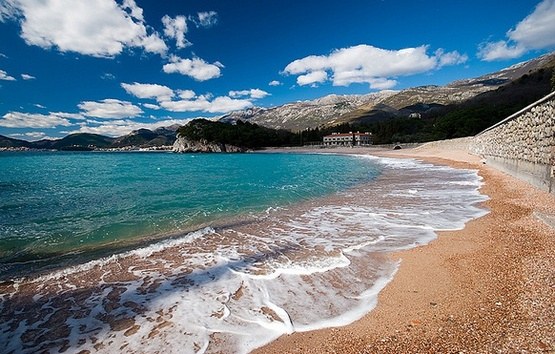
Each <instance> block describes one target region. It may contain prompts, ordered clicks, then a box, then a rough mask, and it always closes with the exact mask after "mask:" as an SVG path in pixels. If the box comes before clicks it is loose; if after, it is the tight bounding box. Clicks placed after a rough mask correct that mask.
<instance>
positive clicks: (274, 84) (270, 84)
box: [268, 80, 283, 86]
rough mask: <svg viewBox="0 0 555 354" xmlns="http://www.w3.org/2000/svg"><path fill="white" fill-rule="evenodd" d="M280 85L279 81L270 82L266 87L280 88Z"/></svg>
mask: <svg viewBox="0 0 555 354" xmlns="http://www.w3.org/2000/svg"><path fill="white" fill-rule="evenodd" d="M281 85H283V84H282V83H281V81H278V80H272V81H270V82H268V86H281Z"/></svg>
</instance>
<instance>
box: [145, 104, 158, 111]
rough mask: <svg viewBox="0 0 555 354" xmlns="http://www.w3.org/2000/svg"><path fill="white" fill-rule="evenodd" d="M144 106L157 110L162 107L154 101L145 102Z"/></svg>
mask: <svg viewBox="0 0 555 354" xmlns="http://www.w3.org/2000/svg"><path fill="white" fill-rule="evenodd" d="M143 106H144V107H146V108H148V109H153V110H155V111H157V110H159V109H160V106H158V105H156V104H152V103H143Z"/></svg>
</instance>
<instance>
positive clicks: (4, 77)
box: [0, 70, 15, 81]
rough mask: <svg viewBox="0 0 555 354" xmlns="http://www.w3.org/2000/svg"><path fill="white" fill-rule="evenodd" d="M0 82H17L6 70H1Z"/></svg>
mask: <svg viewBox="0 0 555 354" xmlns="http://www.w3.org/2000/svg"><path fill="white" fill-rule="evenodd" d="M0 80H4V81H15V77H13V76H10V75H8V73H7V72H5V71H4V70H0Z"/></svg>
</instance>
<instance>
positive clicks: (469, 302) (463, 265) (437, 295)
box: [255, 142, 555, 354]
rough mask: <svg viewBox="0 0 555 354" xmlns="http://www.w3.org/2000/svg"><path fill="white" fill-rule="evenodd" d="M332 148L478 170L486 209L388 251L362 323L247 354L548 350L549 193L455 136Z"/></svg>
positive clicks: (553, 250) (551, 327) (553, 247)
mask: <svg viewBox="0 0 555 354" xmlns="http://www.w3.org/2000/svg"><path fill="white" fill-rule="evenodd" d="M330 152H331V151H330ZM333 152H337V153H364V154H366V153H370V154H374V155H381V156H388V157H403V158H406V157H409V158H416V159H420V160H424V161H427V162H431V163H435V164H443V165H449V166H451V167H455V168H465V169H475V170H478V171H479V175H480V176H482V177H483V179H484V182H485V183H484V185H483V187H482V189H481V192H482V193H483V194H486V195H488V196H489V197H490V200H488V201H487V202H485V203H484V204H485V207H487V208H488V209H489V210H490V213H489V214H488V215H486V216H484V217H481V218H479V219H476V220H473V221H471V222H469V223H468V224H467V225H466V227H465V228H464V229H463V230H461V231H453V232H441V233H440V234H439V236H438V238H437V239H436V240H435V241H433V242H431V243H430V244H429V245H426V246H422V247H418V248H415V249H411V250H408V251H403V252H398V253H395V254H391V257H393V258H394V259H396V260H397V259H398V260H400V261H401V266H400V269H399V270H398V272H397V274H396V276H395V278H394V279H393V281H392V282H391V283H389V284H388V285H387V287H386V288H385V289H384V290H383V291H382V292H381V293H380V295H379V300H378V305H377V307H376V308H375V309H374V310H373V311H371V312H370V313H368V314H367V315H366V316H365V317H363V318H362V319H360V320H358V321H356V322H354V323H352V324H350V325H348V326H345V327H339V328H330V329H325V330H318V331H313V332H304V333H294V334H291V335H286V336H282V337H280V338H279V339H278V340H276V341H274V342H272V343H270V344H269V345H267V346H265V347H262V348H259V349H258V350H256V351H255V353H258V354H260V353H409V352H412V353H416V352H421V353H424V352H427V353H429V352H443V353H447V352H450V353H452V352H459V353H465V352H467V353H477V352H481V353H492V352H496V353H499V352H501V353H516V352H519V353H522V352H531V353H545V352H553V351H555V272H554V271H553V270H554V269H555V228H554V224H555V223H554V221H553V220H554V218H553V216H554V215H555V196H553V195H550V194H549V193H547V192H543V191H540V190H538V189H536V188H534V187H532V186H531V185H529V184H527V183H525V182H522V181H519V180H517V179H515V178H513V177H511V176H509V175H507V174H504V173H502V172H499V171H497V170H495V169H493V168H492V167H490V166H488V165H487V162H486V163H485V164H484V163H482V161H480V159H479V158H478V157H476V156H472V155H470V154H468V153H467V151H466V146H465V143H464V142H462V143H457V144H448V145H445V144H437V143H436V144H428V145H424V146H422V147H419V148H414V149H404V150H397V151H384V150H377V149H343V150H341V149H334V151H333ZM307 311H310V309H307Z"/></svg>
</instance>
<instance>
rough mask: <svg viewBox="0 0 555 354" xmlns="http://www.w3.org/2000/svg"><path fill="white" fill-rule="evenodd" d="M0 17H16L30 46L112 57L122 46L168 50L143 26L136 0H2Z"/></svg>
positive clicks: (141, 12) (160, 40)
mask: <svg viewBox="0 0 555 354" xmlns="http://www.w3.org/2000/svg"><path fill="white" fill-rule="evenodd" d="M0 17H1V18H2V19H3V20H5V19H15V20H16V21H17V22H18V23H19V24H20V26H21V32H20V35H21V37H22V38H23V39H24V40H25V42H26V43H27V44H28V45H35V46H39V47H41V48H45V49H50V48H57V49H58V50H59V51H61V52H76V53H80V54H83V55H90V56H94V57H113V56H116V55H118V54H120V53H121V52H122V51H123V50H124V49H126V48H142V49H144V50H145V51H147V52H150V53H158V54H161V55H163V54H165V53H166V52H167V50H168V48H167V46H166V44H165V43H164V41H163V40H162V39H161V38H160V36H159V35H158V33H156V32H154V31H152V30H151V29H150V27H148V26H146V24H145V22H144V18H143V11H142V9H141V8H140V7H138V6H137V4H136V3H135V1H134V0H124V1H123V3H122V4H119V3H117V2H116V1H115V0H88V1H75V0H5V1H4V4H3V5H2V7H1V8H0Z"/></svg>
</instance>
